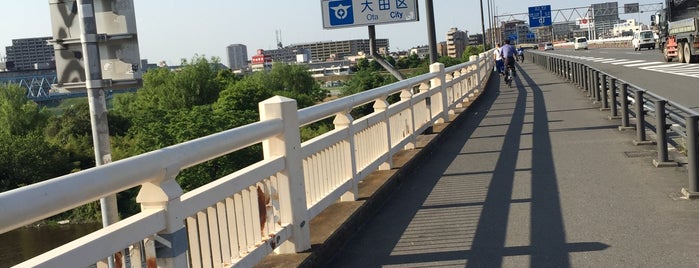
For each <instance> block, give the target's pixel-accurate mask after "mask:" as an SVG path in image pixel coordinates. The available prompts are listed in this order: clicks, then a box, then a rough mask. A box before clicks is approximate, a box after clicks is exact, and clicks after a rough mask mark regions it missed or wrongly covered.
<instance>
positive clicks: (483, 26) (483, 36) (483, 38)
mask: <svg viewBox="0 0 699 268" xmlns="http://www.w3.org/2000/svg"><path fill="white" fill-rule="evenodd" d="M480 2H481V30H482V33H483V34H482V35H481V39H482V40H483V50H485V49H486V48H485V19H484V18H483V0H480Z"/></svg>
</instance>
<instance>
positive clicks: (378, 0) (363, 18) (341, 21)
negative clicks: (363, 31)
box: [320, 0, 419, 29]
mask: <svg viewBox="0 0 699 268" xmlns="http://www.w3.org/2000/svg"><path fill="white" fill-rule="evenodd" d="M320 5H321V11H322V13H323V28H324V29H332V28H342V27H354V26H366V25H377V24H388V23H397V22H411V21H417V20H419V17H418V7H417V0H321V2H320Z"/></svg>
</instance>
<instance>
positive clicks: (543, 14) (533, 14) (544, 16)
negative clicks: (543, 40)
mask: <svg viewBox="0 0 699 268" xmlns="http://www.w3.org/2000/svg"><path fill="white" fill-rule="evenodd" d="M541 26H551V5H545V6H535V7H529V27H530V28H536V27H541Z"/></svg>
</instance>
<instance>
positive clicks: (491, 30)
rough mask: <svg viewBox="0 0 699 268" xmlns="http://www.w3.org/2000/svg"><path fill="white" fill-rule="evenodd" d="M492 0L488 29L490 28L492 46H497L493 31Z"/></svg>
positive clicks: (489, 3) (489, 1)
mask: <svg viewBox="0 0 699 268" xmlns="http://www.w3.org/2000/svg"><path fill="white" fill-rule="evenodd" d="M491 2H492V1H491V0H488V29H490V36H489V37H488V38H490V47H495V45H494V44H495V35H494V33H493V24H492V22H493V15H492V14H491V13H490V6H491Z"/></svg>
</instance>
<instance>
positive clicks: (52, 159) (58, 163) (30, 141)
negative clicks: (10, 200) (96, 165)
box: [0, 131, 72, 192]
mask: <svg viewBox="0 0 699 268" xmlns="http://www.w3.org/2000/svg"><path fill="white" fill-rule="evenodd" d="M71 167H72V164H71V163H70V158H69V155H68V154H67V153H66V152H65V151H64V150H62V149H61V148H60V147H59V146H56V145H52V144H51V143H49V142H47V141H46V140H45V139H44V136H43V135H42V134H41V133H40V132H38V131H33V132H29V133H25V134H22V135H11V134H8V133H1V132H0V192H4V191H8V190H11V189H15V188H18V187H22V186H26V185H30V184H33V183H37V182H41V181H44V180H47V179H51V178H55V177H59V176H62V175H65V174H68V173H70V171H71Z"/></svg>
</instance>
